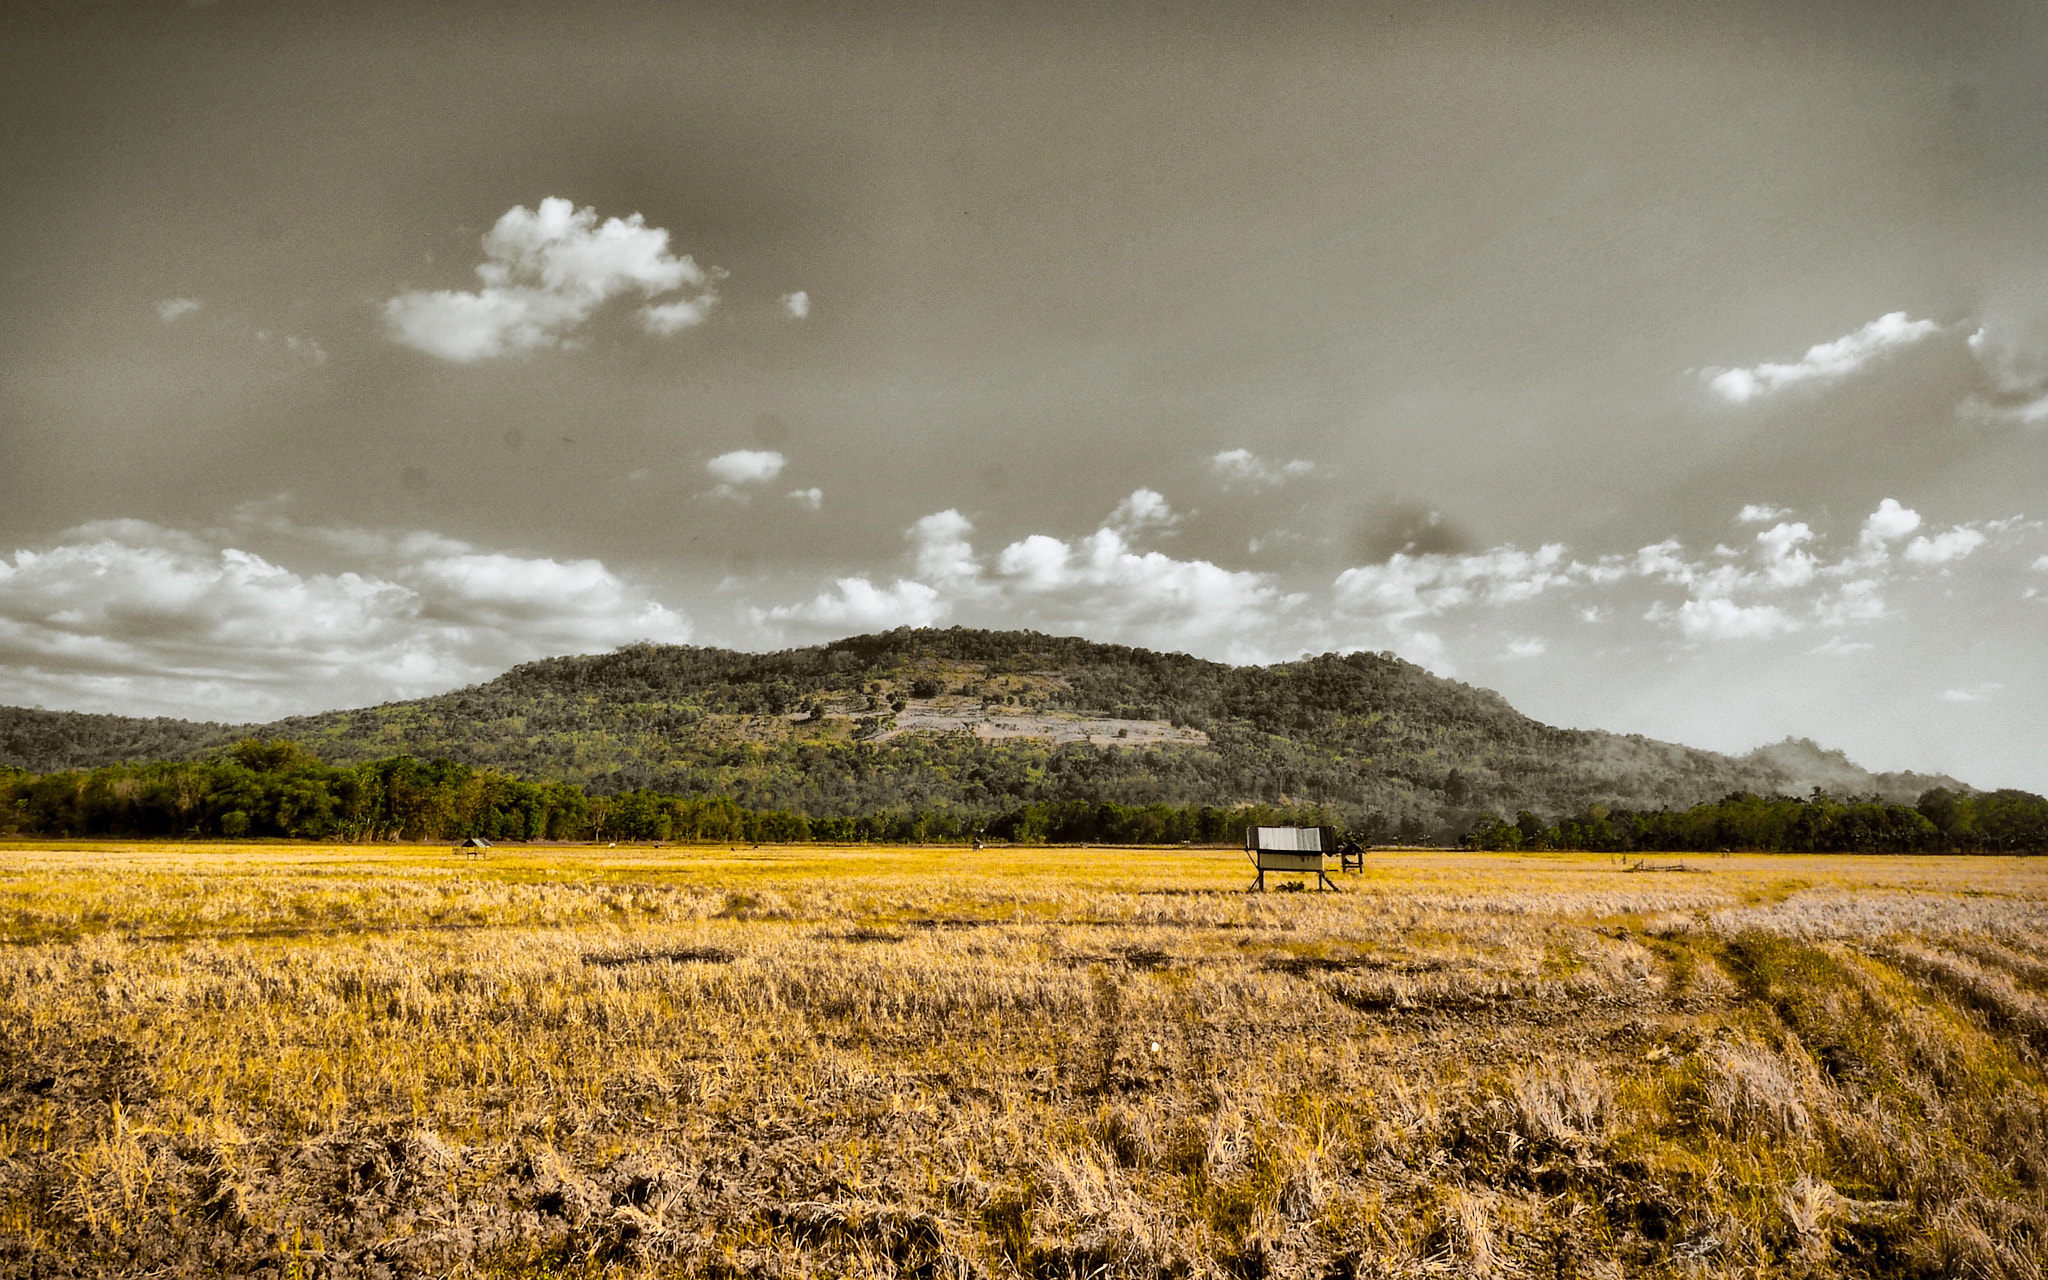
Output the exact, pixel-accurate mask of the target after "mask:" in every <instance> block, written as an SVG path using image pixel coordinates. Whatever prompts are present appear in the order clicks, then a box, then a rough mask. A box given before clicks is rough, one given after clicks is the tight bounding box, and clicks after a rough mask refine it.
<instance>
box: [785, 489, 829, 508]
mask: <svg viewBox="0 0 2048 1280" xmlns="http://www.w3.org/2000/svg"><path fill="white" fill-rule="evenodd" d="M787 496H788V498H789V500H790V501H791V502H794V503H796V504H797V505H798V506H803V507H808V508H810V509H811V510H813V511H819V510H823V509H824V506H825V491H824V490H823V489H820V488H818V487H817V486H816V485H813V486H811V487H810V488H808V489H792V490H790V491H789V494H788V495H787Z"/></svg>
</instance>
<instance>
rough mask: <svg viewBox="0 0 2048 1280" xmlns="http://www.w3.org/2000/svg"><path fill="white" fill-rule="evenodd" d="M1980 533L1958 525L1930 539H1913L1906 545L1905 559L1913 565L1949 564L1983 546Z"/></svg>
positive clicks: (1982, 536) (1982, 537) (1982, 538)
mask: <svg viewBox="0 0 2048 1280" xmlns="http://www.w3.org/2000/svg"><path fill="white" fill-rule="evenodd" d="M1984 541H1985V539H1984V535H1983V533H1982V532H1980V531H1978V530H1976V529H1972V528H1970V527H1968V526H1967V525H1958V526H1956V527H1955V528H1953V529H1948V530H1945V531H1943V532H1941V533H1938V534H1936V535H1935V536H1933V537H1932V538H1926V537H1921V538H1915V539H1913V540H1912V541H1911V542H1909V543H1907V544H1906V559H1908V560H1911V561H1912V562H1913V563H1914V564H1949V563H1951V562H1953V561H1956V560H1960V559H1962V558H1963V557H1964V556H1967V555H1969V554H1970V553H1971V552H1972V551H1975V550H1976V549H1977V548H1978V547H1981V546H1983V545H1984Z"/></svg>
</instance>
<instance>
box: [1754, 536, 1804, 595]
mask: <svg viewBox="0 0 2048 1280" xmlns="http://www.w3.org/2000/svg"><path fill="white" fill-rule="evenodd" d="M1756 541H1757V547H1758V555H1759V557H1760V558H1761V559H1762V561H1763V566H1764V570H1763V571H1764V577H1765V578H1766V579H1768V580H1769V581H1770V584H1771V585H1772V586H1774V587H1803V586H1805V585H1806V584H1807V583H1809V582H1811V581H1813V575H1814V566H1815V563H1816V562H1815V561H1814V558H1813V557H1812V556H1811V555H1808V554H1807V553H1806V552H1805V551H1803V550H1801V549H1800V547H1801V545H1802V544H1804V543H1808V542H1811V541H1813V530H1812V529H1810V528H1808V527H1807V526H1806V523H1805V522H1804V521H1800V522H1799V523H1796V524H1786V523H1784V522H1780V523H1778V524H1776V525H1773V526H1772V527H1771V528H1769V529H1766V530H1764V531H1763V532H1762V533H1759V534H1758V535H1756Z"/></svg>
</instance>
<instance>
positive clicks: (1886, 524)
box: [1861, 498, 1920, 558]
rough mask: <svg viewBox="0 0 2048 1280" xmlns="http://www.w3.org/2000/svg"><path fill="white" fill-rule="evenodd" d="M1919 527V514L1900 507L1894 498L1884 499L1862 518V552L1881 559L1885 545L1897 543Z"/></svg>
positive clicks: (1910, 509)
mask: <svg viewBox="0 0 2048 1280" xmlns="http://www.w3.org/2000/svg"><path fill="white" fill-rule="evenodd" d="M1919 527H1920V513H1919V512H1917V511H1915V510H1913V509H1912V508H1911V507H1902V506H1900V505H1899V501H1898V499H1896V498H1886V499H1885V500H1884V501H1883V502H1880V503H1878V504H1877V510H1875V511H1873V512H1871V513H1870V514H1869V516H1867V517H1865V518H1864V521H1863V536H1862V539H1861V544H1862V547H1863V550H1864V552H1865V553H1866V554H1874V555H1876V556H1878V557H1880V558H1882V557H1883V555H1884V554H1885V547H1886V544H1888V543H1893V542H1897V541H1898V540H1899V539H1900V538H1903V537H1905V536H1906V535H1907V534H1909V533H1911V532H1913V531H1914V530H1915V529H1918V528H1919Z"/></svg>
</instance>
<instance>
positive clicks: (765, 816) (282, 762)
mask: <svg viewBox="0 0 2048 1280" xmlns="http://www.w3.org/2000/svg"><path fill="white" fill-rule="evenodd" d="M1339 821H1340V819H1339V817H1338V816H1337V815H1336V814H1334V813H1333V812H1331V811H1328V810H1326V809H1323V808H1320V807H1316V806H1307V807H1289V806H1275V805H1264V804H1260V805H1240V806H1216V805H1168V804H1146V805H1123V804H1114V803H1106V802H1102V803H1091V802H1088V801H1046V802H1039V803H1032V804H1024V805H1016V806H1011V807H1008V808H1000V809H997V808H991V809H986V810H975V809H960V808H949V809H941V808H936V807H919V806H906V807H901V808H890V809H877V810H875V811H872V812H868V813H863V814H857V815H839V816H813V815H809V814H805V813H802V812H796V811H791V810H787V809H762V808H749V807H748V806H746V805H743V804H741V803H740V802H739V801H737V800H735V799H733V798H732V797H730V796H722V795H705V794H698V795H674V794H668V793H664V792H660V791H653V790H649V789H646V788H634V789H632V790H627V791H620V792H617V793H615V794H609V795H605V794H592V793H590V792H586V791H585V790H584V789H583V788H582V787H580V786H578V785H576V784H574V783H566V782H529V781H525V780H522V779H519V778H514V777H510V776H508V775H506V774H503V773H500V772H498V771H496V770H494V769H488V768H477V767H474V766H471V765H465V764H459V763H455V762H452V761H448V760H433V761H422V760H418V759H415V758H414V757H412V756H392V757H388V758H386V759H381V760H372V761H366V762H364V763H361V764H354V765H331V764H327V763H325V762H324V761H321V760H319V759H318V758H316V757H314V756H313V755H311V754H309V753H308V752H307V751H305V750H304V749H303V748H301V747H300V746H299V745H298V744H296V743H293V742H290V741H284V740H275V741H259V740H255V739H251V740H248V741H244V742H242V743H240V744H238V745H236V746H235V747H233V748H232V749H230V750H228V751H225V752H222V753H221V754H220V755H218V756H215V757H213V758H211V759H208V760H203V761H196V762H191V761H162V762H157V763H152V764H124V765H108V766H105V767H102V768H98V769H92V770H66V771H60V772H53V773H45V774H35V773H29V772H27V771H25V770H20V769H0V833H5V834H12V835H40V836H135V837H152V836H158V837H184V838H222V837H224V838H230V839H233V838H240V837H286V838H293V839H302V840H342V841H383V840H418V841H432V840H450V841H453V840H462V839H466V838H468V837H470V836H482V837H483V838H485V839H487V840H492V841H501V840H605V841H609V840H654V841H670V840H673V841H746V842H750V843H764V842H777V843H781V842H792V841H873V842H886V843H928V842H946V841H960V842H964V841H968V840H973V839H976V838H984V837H985V838H988V839H995V840H1013V841H1018V842H1026V843H1035V842H1050V843H1062V842H1072V843H1104V844H1172V843H1180V842H1183V841H1189V842H1196V843H1204V844H1209V843H1219V842H1221V843H1237V842H1239V841H1241V840H1242V839H1243V837H1244V830H1245V828H1246V827H1247V826H1250V825H1254V824H1258V825H1269V826H1273V825H1292V824H1300V825H1305V826H1311V825H1312V826H1330V825H1336V824H1337V823H1338V822H1339Z"/></svg>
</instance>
